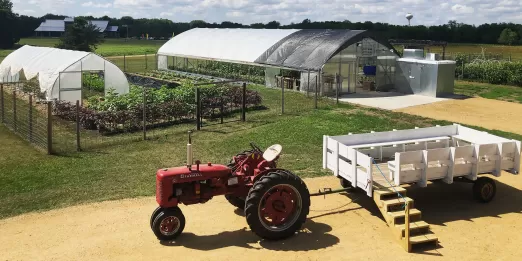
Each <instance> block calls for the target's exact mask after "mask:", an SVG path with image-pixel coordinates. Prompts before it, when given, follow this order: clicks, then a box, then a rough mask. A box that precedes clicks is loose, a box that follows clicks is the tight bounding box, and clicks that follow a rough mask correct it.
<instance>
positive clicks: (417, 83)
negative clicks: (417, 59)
mask: <svg viewBox="0 0 522 261" xmlns="http://www.w3.org/2000/svg"><path fill="white" fill-rule="evenodd" d="M410 68H411V70H410V76H409V78H410V88H411V90H412V91H413V93H414V94H417V93H420V92H422V90H421V65H420V64H412V65H411V67H410Z"/></svg>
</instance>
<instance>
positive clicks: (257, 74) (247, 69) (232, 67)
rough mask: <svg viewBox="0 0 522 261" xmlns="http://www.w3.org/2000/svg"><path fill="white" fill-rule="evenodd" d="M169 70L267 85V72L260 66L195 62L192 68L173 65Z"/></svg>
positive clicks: (192, 63)
mask: <svg viewBox="0 0 522 261" xmlns="http://www.w3.org/2000/svg"><path fill="white" fill-rule="evenodd" d="M169 69H171V70H179V71H185V72H190V73H197V74H203V75H209V76H215V77H221V78H225V79H234V80H244V81H249V82H253V83H258V84H265V70H264V68H263V67H259V66H252V65H244V64H234V63H225V62H217V61H197V60H193V61H192V62H191V65H190V66H180V65H171V66H169Z"/></svg>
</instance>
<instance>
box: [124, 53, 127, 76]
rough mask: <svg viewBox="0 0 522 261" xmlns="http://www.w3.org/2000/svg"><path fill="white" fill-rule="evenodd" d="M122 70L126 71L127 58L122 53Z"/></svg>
mask: <svg viewBox="0 0 522 261" xmlns="http://www.w3.org/2000/svg"><path fill="white" fill-rule="evenodd" d="M123 71H124V72H127V58H126V57H125V54H124V55H123Z"/></svg>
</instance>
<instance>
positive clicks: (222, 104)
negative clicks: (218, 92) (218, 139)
mask: <svg viewBox="0 0 522 261" xmlns="http://www.w3.org/2000/svg"><path fill="white" fill-rule="evenodd" d="M224 107H225V104H224V103H223V96H221V106H220V108H219V109H220V110H221V113H220V114H221V124H223V113H224V111H225V108H224ZM241 119H242V118H241Z"/></svg>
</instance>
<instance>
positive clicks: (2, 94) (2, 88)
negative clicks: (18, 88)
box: [0, 84, 5, 123]
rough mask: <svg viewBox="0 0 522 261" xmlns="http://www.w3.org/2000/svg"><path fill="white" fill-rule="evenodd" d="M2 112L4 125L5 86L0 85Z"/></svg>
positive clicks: (0, 107) (0, 108)
mask: <svg viewBox="0 0 522 261" xmlns="http://www.w3.org/2000/svg"><path fill="white" fill-rule="evenodd" d="M0 110H2V123H4V119H5V107H4V84H0Z"/></svg>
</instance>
